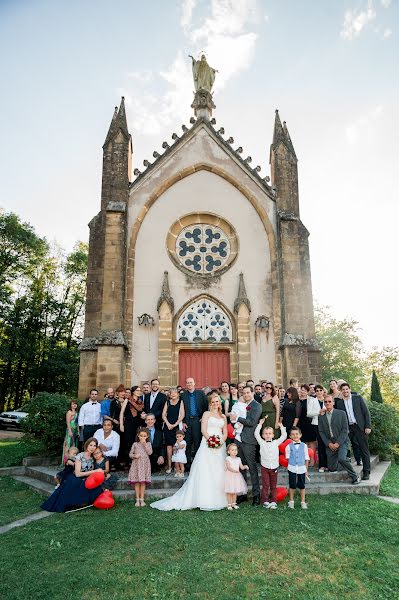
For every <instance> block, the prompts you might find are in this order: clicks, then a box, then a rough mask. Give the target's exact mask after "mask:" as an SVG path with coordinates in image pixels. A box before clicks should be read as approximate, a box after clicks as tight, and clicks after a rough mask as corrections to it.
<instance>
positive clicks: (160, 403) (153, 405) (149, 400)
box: [141, 379, 166, 431]
mask: <svg viewBox="0 0 399 600" xmlns="http://www.w3.org/2000/svg"><path fill="white" fill-rule="evenodd" d="M165 402H166V396H165V394H163V393H162V392H160V391H159V381H158V379H153V380H152V381H151V391H150V392H149V393H148V394H145V396H144V409H143V412H142V413H141V418H142V419H145V418H146V416H147V415H148V414H149V413H152V414H153V415H154V416H155V427H156V428H157V429H158V431H161V430H162V411H163V407H164V405H165Z"/></svg>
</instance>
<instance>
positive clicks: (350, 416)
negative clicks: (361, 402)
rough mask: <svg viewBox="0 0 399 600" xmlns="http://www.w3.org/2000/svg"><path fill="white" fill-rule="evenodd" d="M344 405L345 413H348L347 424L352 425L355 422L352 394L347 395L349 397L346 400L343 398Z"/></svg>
mask: <svg viewBox="0 0 399 600" xmlns="http://www.w3.org/2000/svg"><path fill="white" fill-rule="evenodd" d="M344 406H345V410H346V414H347V415H348V421H349V425H353V424H354V423H356V419H355V413H354V412H353V402H352V394H351V395H350V396H349V398H348V399H347V400H346V399H345V398H344Z"/></svg>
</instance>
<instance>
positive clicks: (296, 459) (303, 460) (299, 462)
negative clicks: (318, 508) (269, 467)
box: [285, 427, 309, 508]
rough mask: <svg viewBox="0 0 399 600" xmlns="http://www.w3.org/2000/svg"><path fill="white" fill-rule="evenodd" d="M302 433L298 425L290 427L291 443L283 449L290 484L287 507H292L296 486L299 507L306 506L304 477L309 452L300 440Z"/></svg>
mask: <svg viewBox="0 0 399 600" xmlns="http://www.w3.org/2000/svg"><path fill="white" fill-rule="evenodd" d="M301 437H302V433H301V430H300V429H299V427H293V428H292V429H291V433H290V438H291V440H292V444H288V446H287V447H286V449H285V456H286V458H287V459H288V480H289V485H290V500H289V502H288V508H294V496H295V490H296V488H298V490H299V493H300V496H301V508H307V507H308V505H307V504H306V501H305V477H306V475H307V473H308V466H309V452H308V447H307V445H306V444H305V443H304V442H301Z"/></svg>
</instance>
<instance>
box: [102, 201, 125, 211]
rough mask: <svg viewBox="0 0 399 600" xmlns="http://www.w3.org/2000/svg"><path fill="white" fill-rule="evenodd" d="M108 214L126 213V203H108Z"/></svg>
mask: <svg viewBox="0 0 399 600" xmlns="http://www.w3.org/2000/svg"><path fill="white" fill-rule="evenodd" d="M106 210H107V212H126V204H125V202H108V204H107V208H106Z"/></svg>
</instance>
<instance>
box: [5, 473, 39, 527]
mask: <svg viewBox="0 0 399 600" xmlns="http://www.w3.org/2000/svg"><path fill="white" fill-rule="evenodd" d="M41 502H43V496H42V495H41V494H39V493H38V492H34V491H33V490H31V489H29V488H28V487H27V486H26V485H24V484H23V483H20V482H19V481H15V479H13V478H12V477H0V525H5V524H6V523H11V521H16V520H17V519H22V517H26V516H27V515H31V514H32V513H35V512H37V511H38V510H40V509H39V508H38V506H40V504H41Z"/></svg>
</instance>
